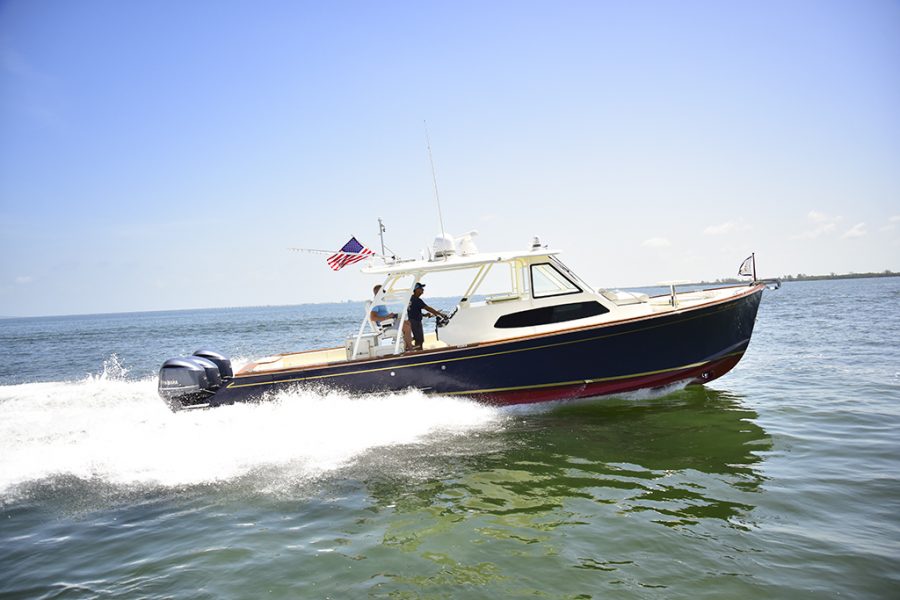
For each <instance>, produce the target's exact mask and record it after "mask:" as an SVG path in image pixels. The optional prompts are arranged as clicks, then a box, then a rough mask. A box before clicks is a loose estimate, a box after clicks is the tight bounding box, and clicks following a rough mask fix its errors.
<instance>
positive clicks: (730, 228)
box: [703, 221, 750, 235]
mask: <svg viewBox="0 0 900 600" xmlns="http://www.w3.org/2000/svg"><path fill="white" fill-rule="evenodd" d="M749 229H750V226H749V225H745V224H744V223H736V222H734V221H726V222H725V223H720V224H719V225H710V226H709V227H707V228H706V229H704V230H703V235H728V234H729V233H734V232H736V231H747V230H749Z"/></svg>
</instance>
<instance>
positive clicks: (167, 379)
mask: <svg viewBox="0 0 900 600" xmlns="http://www.w3.org/2000/svg"><path fill="white" fill-rule="evenodd" d="M207 356H209V357H208V358H207ZM214 359H215V360H214ZM220 365H221V367H220ZM220 369H221V370H220ZM223 371H224V373H223ZM223 375H224V377H226V378H230V377H232V375H233V373H232V371H231V361H229V360H228V359H227V358H225V357H224V356H222V355H221V354H218V353H216V352H212V351H209V350H206V351H201V350H198V351H197V353H195V355H194V356H189V357H185V358H170V359H169V360H167V361H166V362H164V363H163V366H162V367H161V368H160V370H159V395H160V396H161V397H162V399H163V400H165V401H166V404H168V405H169V408H171V409H172V410H179V409H181V408H185V407H190V406H196V405H199V404H204V403H205V401H206V399H207V398H209V397H210V396H212V395H213V394H214V393H215V392H216V390H217V389H219V388H220V387H222V383H223Z"/></svg>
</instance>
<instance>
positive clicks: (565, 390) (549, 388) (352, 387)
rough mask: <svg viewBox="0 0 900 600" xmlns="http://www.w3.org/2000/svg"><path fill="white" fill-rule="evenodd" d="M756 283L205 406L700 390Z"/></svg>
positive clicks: (750, 320) (731, 345) (730, 362)
mask: <svg viewBox="0 0 900 600" xmlns="http://www.w3.org/2000/svg"><path fill="white" fill-rule="evenodd" d="M763 289H764V286H762V285H758V286H755V287H752V288H748V289H747V292H745V293H744V294H742V295H740V296H737V297H735V298H732V299H729V300H725V301H720V302H715V303H710V304H707V305H703V306H698V307H695V308H689V309H684V310H681V311H676V312H670V313H664V314H659V315H654V316H650V317H643V318H640V319H634V320H630V321H623V322H618V323H611V324H606V325H600V326H594V327H587V328H579V329H572V330H567V331H563V332H558V333H554V334H548V335H539V336H532V337H527V338H518V339H514V340H508V341H500V342H492V343H485V344H479V345H477V346H471V347H465V348H448V349H441V350H434V351H430V352H423V353H417V354H407V355H402V356H395V357H389V358H383V359H372V360H363V361H355V362H352V363H341V364H336V365H330V366H329V365H325V366H317V367H306V368H302V369H296V370H286V371H279V372H273V373H266V374H260V375H248V376H238V377H235V378H234V379H233V380H232V381H230V382H229V383H228V384H227V385H226V386H225V387H223V388H222V389H220V390H219V391H218V392H216V394H215V395H214V396H212V397H211V398H209V400H208V402H209V404H210V405H211V406H217V405H220V404H230V403H233V402H242V401H248V400H254V399H258V398H261V397H262V396H264V395H266V394H267V393H271V392H275V391H278V390H283V389H287V388H289V387H291V386H326V387H330V388H336V389H341V390H345V391H347V392H349V393H352V394H370V393H379V392H388V391H397V390H403V389H407V388H416V389H420V390H423V391H425V392H426V393H433V394H442V395H465V396H470V397H473V398H477V399H480V400H482V401H486V402H491V403H497V404H518V403H527V402H540V401H547V400H558V399H567V398H579V397H589V396H598V395H603V394H609V393H616V392H621V391H628V390H635V389H642V388H652V387H658V386H662V385H665V384H667V383H670V382H673V381H684V380H688V381H690V382H695V383H704V382H706V381H711V380H713V379H715V378H717V377H720V376H721V375H723V374H724V373H726V372H727V371H728V370H730V369H731V368H732V367H733V366H734V365H735V364H737V362H738V360H740V358H741V356H742V355H743V353H744V351H745V350H746V349H747V346H748V344H749V343H750V337H751V335H752V333H753V325H754V322H755V320H756V313H757V310H758V308H759V303H760V300H761V298H762V291H763Z"/></svg>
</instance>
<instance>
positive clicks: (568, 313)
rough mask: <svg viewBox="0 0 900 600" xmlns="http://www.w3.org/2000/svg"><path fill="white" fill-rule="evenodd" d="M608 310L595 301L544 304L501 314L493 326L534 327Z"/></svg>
mask: <svg viewBox="0 0 900 600" xmlns="http://www.w3.org/2000/svg"><path fill="white" fill-rule="evenodd" d="M607 312H609V309H608V308H606V307H605V306H603V305H602V304H600V303H599V302H597V301H593V300H592V301H589V302H573V303H571V304H559V305H557V306H544V307H542V308H533V309H531V310H523V311H521V312H517V313H512V314H510V315H503V316H502V317H500V318H499V319H497V322H496V323H494V327H496V328H497V329H513V328H516V327H535V326H537V325H549V324H551V323H565V322H566V321H575V320H577V319H586V318H588V317H595V316H597V315H602V314H603V313H607Z"/></svg>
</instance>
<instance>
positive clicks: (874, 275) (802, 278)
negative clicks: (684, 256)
mask: <svg viewBox="0 0 900 600" xmlns="http://www.w3.org/2000/svg"><path fill="white" fill-rule="evenodd" d="M877 277H900V273H898V272H895V271H881V272H880V273H841V274H837V273H831V274H830V275H806V274H805V273H797V274H796V275H782V276H781V277H770V278H768V279H779V280H781V281H782V282H784V281H828V280H831V279H873V278H877ZM746 282H747V280H746V279H737V278H736V277H729V278H727V279H716V280H715V281H703V282H701V283H703V284H710V283H746Z"/></svg>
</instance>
